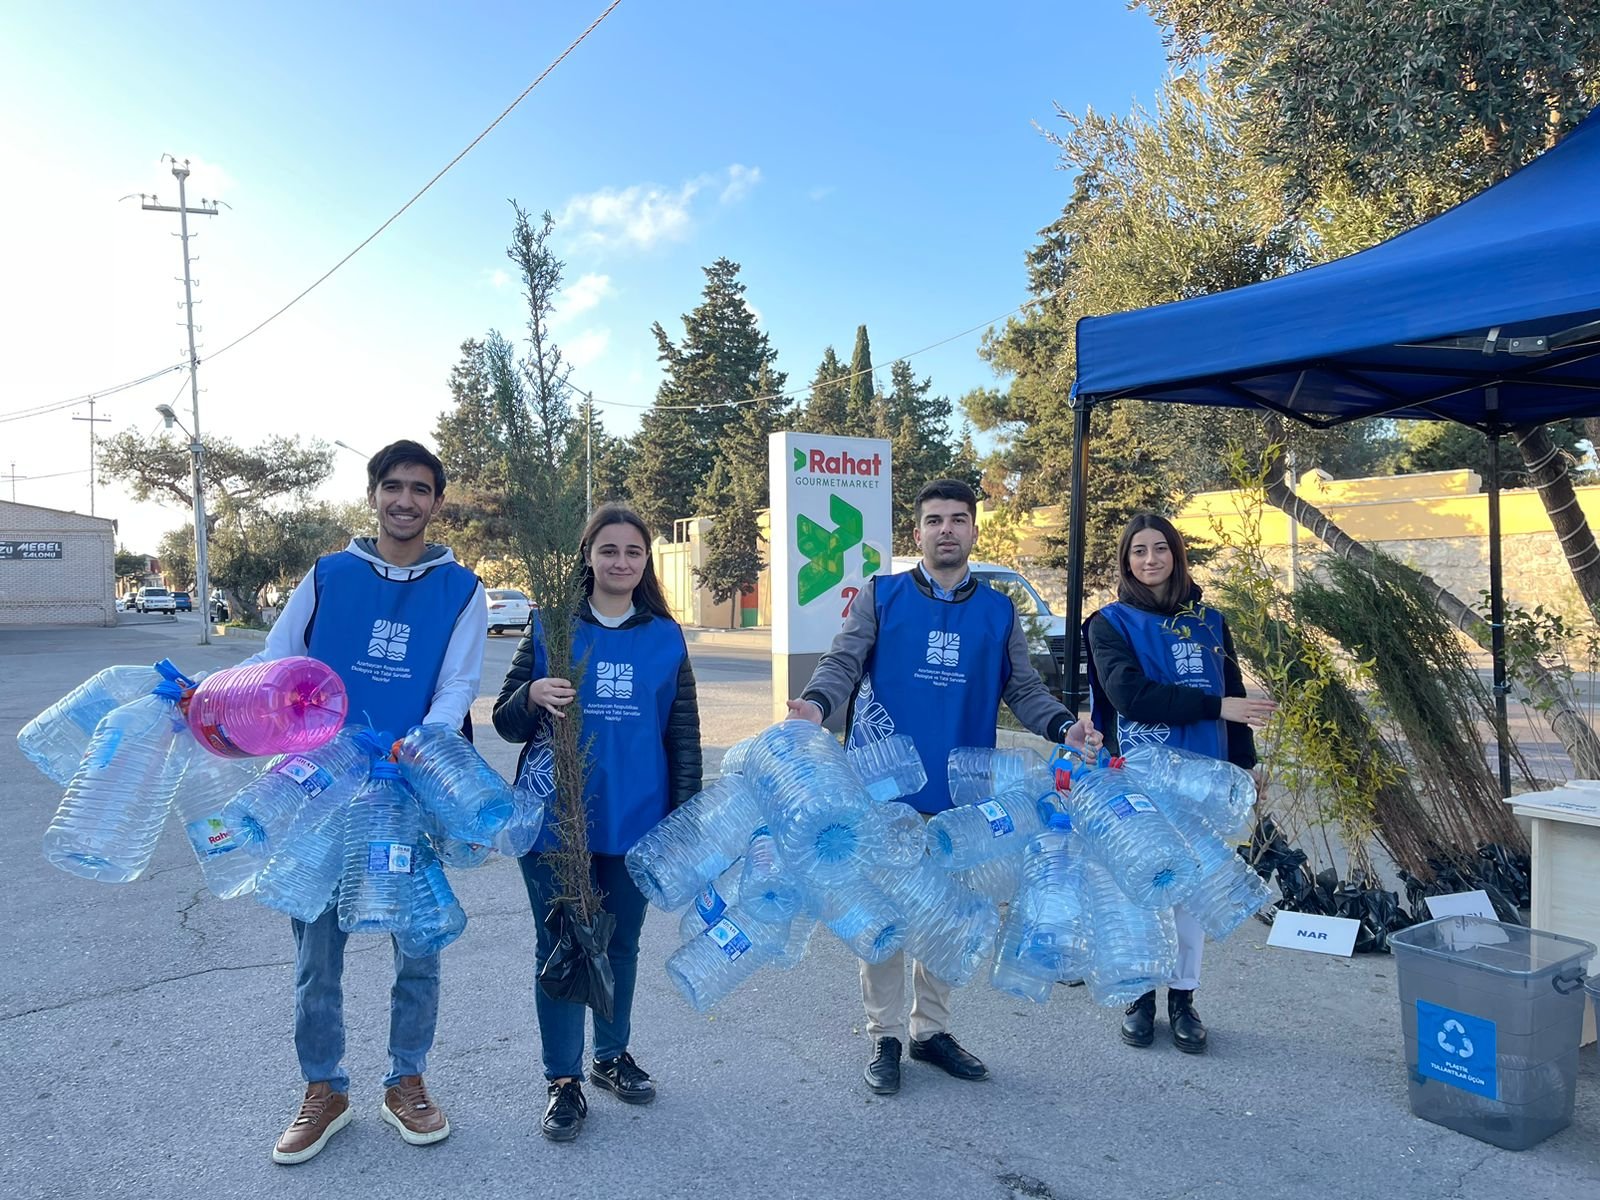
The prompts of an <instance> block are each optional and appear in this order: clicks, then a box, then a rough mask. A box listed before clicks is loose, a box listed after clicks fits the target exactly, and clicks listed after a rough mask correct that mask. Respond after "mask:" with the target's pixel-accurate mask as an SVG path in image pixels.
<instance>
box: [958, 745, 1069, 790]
mask: <svg viewBox="0 0 1600 1200" xmlns="http://www.w3.org/2000/svg"><path fill="white" fill-rule="evenodd" d="M945 770H946V774H947V776H948V778H949V782H950V803H951V804H977V803H978V802H979V801H982V800H987V799H989V798H990V797H991V796H998V795H1000V794H1001V793H1002V792H1009V791H1011V790H1012V789H1014V788H1018V787H1021V788H1023V789H1024V790H1026V791H1031V792H1033V793H1034V794H1035V795H1038V794H1039V793H1040V792H1043V791H1047V790H1049V789H1051V788H1054V787H1055V783H1054V781H1053V780H1052V779H1051V777H1050V771H1049V768H1048V767H1047V766H1046V764H1045V761H1044V759H1043V758H1041V757H1040V756H1039V755H1038V754H1037V753H1035V752H1034V751H1032V750H1029V749H1027V748H1026V747H1017V748H1013V749H997V748H996V747H994V746H957V747H956V748H955V749H954V750H952V751H950V757H949V758H948V759H947V760H946V763H945Z"/></svg>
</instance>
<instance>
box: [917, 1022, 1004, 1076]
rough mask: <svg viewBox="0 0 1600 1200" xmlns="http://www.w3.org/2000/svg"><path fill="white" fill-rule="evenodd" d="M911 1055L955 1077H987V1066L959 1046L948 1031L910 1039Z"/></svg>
mask: <svg viewBox="0 0 1600 1200" xmlns="http://www.w3.org/2000/svg"><path fill="white" fill-rule="evenodd" d="M911 1057H912V1058H914V1059H916V1060H917V1061H918V1062H925V1063H932V1064H933V1065H934V1066H936V1067H938V1068H939V1069H940V1070H941V1071H943V1072H944V1073H945V1074H946V1075H954V1076H955V1077H956V1078H957V1079H971V1080H977V1079H987V1078H989V1068H988V1067H986V1066H984V1065H983V1062H982V1061H981V1060H980V1059H979V1058H978V1056H977V1055H975V1054H969V1053H968V1052H967V1051H965V1050H963V1049H962V1048H961V1043H960V1042H958V1041H956V1040H955V1038H953V1037H951V1036H950V1035H949V1034H948V1033H936V1034H934V1035H933V1036H932V1037H930V1038H923V1039H922V1040H921V1041H918V1040H917V1039H916V1038H912V1039H911Z"/></svg>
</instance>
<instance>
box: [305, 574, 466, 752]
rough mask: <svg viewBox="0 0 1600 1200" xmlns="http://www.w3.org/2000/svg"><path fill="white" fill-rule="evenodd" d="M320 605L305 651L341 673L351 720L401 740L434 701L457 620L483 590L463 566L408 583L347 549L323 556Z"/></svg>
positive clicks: (317, 578) (318, 581)
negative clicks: (434, 692) (387, 577)
mask: <svg viewBox="0 0 1600 1200" xmlns="http://www.w3.org/2000/svg"><path fill="white" fill-rule="evenodd" d="M314 581H315V586H316V596H317V607H316V612H315V614H314V615H313V617H312V620H311V632H310V636H309V637H308V638H307V650H306V652H307V653H308V654H310V655H311V657H312V658H315V659H318V660H319V661H321V662H325V663H327V664H328V666H330V667H332V668H333V669H334V670H335V671H337V672H338V673H339V678H340V679H342V680H343V681H344V687H345V691H346V692H347V693H348V694H349V696H350V710H349V713H348V715H347V716H346V718H345V720H346V723H347V724H351V725H370V726H371V727H372V728H374V729H377V730H381V731H383V732H385V733H392V734H394V735H395V736H396V737H399V736H400V735H401V734H403V733H405V731H406V730H408V729H410V728H411V727H412V726H413V725H416V724H418V723H419V722H420V721H421V720H422V718H423V717H424V716H425V715H426V714H427V711H428V706H429V705H430V704H432V703H433V691H434V688H435V687H436V686H437V685H438V682H439V668H440V666H441V665H442V664H443V662H444V652H445V648H446V647H447V646H449V644H450V636H451V634H453V633H454V632H455V627H456V619H457V618H458V617H459V616H460V615H461V613H462V610H464V609H465V608H466V606H467V605H468V604H469V603H470V602H471V600H472V597H473V596H474V595H475V594H476V592H477V590H478V577H477V576H476V575H474V574H473V573H472V572H471V571H469V570H467V569H466V568H465V567H463V566H462V565H461V564H460V563H455V562H446V563H440V564H439V565H438V566H436V567H431V568H429V569H427V570H426V571H424V572H423V573H422V574H421V575H418V576H414V577H413V578H411V579H409V580H405V581H402V580H398V579H385V578H384V577H383V576H382V575H380V574H379V573H378V570H377V568H375V567H374V566H373V565H372V564H371V563H369V562H367V561H366V560H365V559H364V558H361V557H360V556H358V555H355V554H351V553H350V552H349V551H348V550H341V551H339V552H338V553H337V554H327V555H324V556H323V557H322V558H319V559H318V560H317V565H316V568H315V572H314Z"/></svg>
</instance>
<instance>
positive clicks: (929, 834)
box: [627, 721, 1268, 1011]
mask: <svg viewBox="0 0 1600 1200" xmlns="http://www.w3.org/2000/svg"><path fill="white" fill-rule="evenodd" d="M1141 765H1142V770H1143V774H1140V773H1138V772H1136V771H1135V770H1134V769H1132V768H1131V766H1130V764H1127V763H1125V762H1124V761H1123V760H1120V759H1119V760H1116V762H1115V765H1112V763H1111V761H1110V760H1109V759H1102V761H1101V762H1099V763H1095V764H1089V763H1086V762H1084V761H1083V760H1082V759H1081V758H1079V757H1078V756H1076V755H1074V754H1072V752H1071V751H1068V750H1067V749H1066V748H1065V747H1058V748H1057V751H1056V756H1055V759H1054V760H1053V761H1052V762H1050V763H1046V761H1045V760H1044V759H1043V758H1042V757H1040V756H1039V755H1038V754H1036V753H1034V752H1033V751H1031V750H1003V749H1001V750H997V749H986V748H961V749H957V750H955V751H953V752H952V753H951V755H950V759H949V762H948V764H947V769H948V782H949V787H950V793H951V798H952V801H954V807H952V808H950V809H948V810H946V811H944V812H941V813H939V814H937V815H936V816H934V817H932V818H931V819H927V820H926V821H925V820H924V818H923V817H922V816H921V815H920V814H919V813H917V812H916V811H915V810H914V809H912V808H911V807H910V806H909V805H906V804H904V803H900V802H899V801H898V799H897V798H898V797H900V796H906V795H911V794H913V793H915V792H918V791H920V790H921V789H922V787H923V786H924V784H925V783H926V772H925V770H924V768H923V765H922V763H921V760H920V758H919V757H918V755H917V752H916V749H915V747H914V745H913V744H912V742H911V739H910V738H909V737H906V736H904V735H897V736H894V737H890V738H887V739H885V740H883V741H880V742H876V743H873V744H871V745H867V746H863V747H857V748H853V749H851V750H850V751H849V752H848V753H846V752H845V751H844V750H843V749H842V748H841V747H840V745H839V743H838V742H837V741H836V740H835V739H834V738H833V736H832V735H830V734H828V733H827V732H826V731H824V730H821V729H819V728H817V727H816V726H814V725H811V724H809V723H808V722H803V721H785V722H781V723H780V724H777V725H774V726H772V727H770V728H768V729H767V730H765V731H763V732H762V733H761V734H759V735H757V736H756V737H754V738H751V739H748V740H746V741H745V742H741V743H739V744H737V745H735V746H733V747H731V748H730V749H729V751H728V753H727V754H726V755H725V756H724V758H723V764H722V772H723V774H722V778H721V779H719V780H718V781H716V782H715V783H713V784H712V785H711V786H709V787H708V788H706V789H705V791H703V792H702V793H700V794H699V795H698V796H696V797H695V798H694V799H693V800H691V801H690V802H689V803H688V804H686V805H684V806H683V807H682V808H680V809H678V810H677V811H675V812H673V813H671V814H670V815H669V816H668V817H667V818H666V819H665V820H663V821H662V822H661V823H660V824H659V825H657V826H656V827H655V828H654V829H653V830H651V831H650V833H648V834H646V835H645V837H644V838H643V839H641V840H640V842H639V843H638V844H637V845H636V846H635V847H634V848H633V849H632V850H631V851H630V852H629V853H628V856H627V864H628V870H629V873H630V874H631V875H632V877H633V879H634V881H635V882H636V883H637V884H638V886H639V888H640V890H641V891H642V892H643V893H644V894H645V896H646V897H647V899H649V901H650V902H651V903H652V904H654V905H656V906H657V907H658V908H662V909H665V910H667V911H678V910H682V915H681V917H680V918H679V932H680V934H681V935H682V938H683V945H682V946H680V948H679V949H678V950H677V951H675V952H674V953H673V954H672V955H671V956H670V957H669V959H668V961H667V974H668V976H669V977H670V978H671V979H672V981H673V982H674V984H675V985H676V986H677V987H678V988H679V990H680V991H681V992H682V993H683V995H684V996H685V998H686V999H688V1001H689V1002H690V1004H691V1005H693V1006H694V1007H695V1008H696V1009H698V1010H701V1011H704V1010H705V1009H708V1008H710V1007H711V1006H712V1005H714V1004H716V1003H717V1002H718V1001H719V1000H721V999H722V998H723V997H725V996H727V995H728V994H729V993H731V992H732V991H733V990H734V989H735V988H737V987H738V986H739V985H740V984H742V983H743V982H744V981H745V980H747V979H749V978H750V977H751V976H752V975H754V974H755V972H756V971H757V970H759V969H760V968H761V967H763V966H768V965H770V966H775V967H780V968H783V967H792V966H794V965H795V964H796V963H798V962H799V961H800V960H801V959H802V958H803V957H804V955H805V952H806V948H807V946H808V945H809V942H810V939H811V937H812V936H813V934H814V932H815V930H816V928H817V927H818V926H819V925H820V926H822V927H824V928H826V929H827V930H828V931H829V932H831V933H833V934H834V936H836V937H838V938H839V939H840V940H841V941H842V942H844V943H845V945H846V946H848V947H849V948H850V950H851V951H852V952H853V953H855V954H856V955H857V956H858V957H860V958H861V959H863V960H864V961H866V962H874V963H875V962H882V961H884V960H885V959H887V958H890V957H892V956H893V955H894V954H896V953H897V952H899V951H901V950H904V951H906V952H908V953H910V954H911V955H912V956H913V957H914V958H916V959H917V960H919V961H920V962H922V963H923V964H924V965H925V966H926V968H927V969H928V970H930V971H932V972H933V973H934V974H935V975H937V976H938V977H939V978H941V979H943V980H945V981H947V982H948V983H950V984H952V985H954V986H963V985H965V984H967V983H969V982H971V980H972V979H973V978H975V977H976V976H977V974H978V973H979V972H980V971H981V970H983V969H984V968H985V967H988V969H989V978H990V982H991V984H992V985H993V986H995V987H997V988H1000V989H1001V990H1003V991H1007V992H1010V993H1013V994H1016V995H1020V996H1025V997H1027V998H1029V999H1033V1000H1035V1001H1038V1002H1040V1003H1043V1002H1045V1001H1046V1000H1047V999H1048V998H1049V995H1050V991H1051V989H1052V987H1053V985H1054V984H1055V983H1056V982H1057V981H1058V980H1071V979H1078V978H1085V979H1087V980H1088V982H1089V983H1090V984H1091V988H1092V991H1093V993H1094V995H1095V998H1096V999H1097V1000H1098V1001H1100V1002H1101V1003H1104V1004H1114V1003H1127V1002H1128V1000H1131V999H1133V998H1134V997H1136V996H1137V995H1139V994H1140V993H1142V992H1143V991H1147V990H1149V987H1150V986H1155V984H1154V983H1150V984H1149V986H1138V990H1137V991H1133V992H1131V994H1130V989H1132V988H1134V987H1135V986H1136V985H1142V984H1145V983H1148V981H1149V980H1151V979H1156V980H1157V982H1160V981H1163V980H1164V979H1165V977H1166V976H1167V975H1169V974H1170V973H1171V971H1172V968H1173V964H1174V960H1175V956H1176V948H1177V944H1176V934H1175V931H1174V923H1173V917H1172V911H1171V910H1172V907H1173V906H1174V905H1176V904H1179V903H1182V904H1185V905H1187V906H1188V907H1189V909H1190V911H1192V912H1193V913H1194V914H1195V916H1196V917H1197V918H1198V919H1199V920H1200V921H1201V923H1202V924H1204V925H1205V927H1206V929H1207V931H1208V932H1209V933H1211V934H1212V936H1214V937H1223V936H1226V935H1227V933H1229V932H1231V931H1232V929H1233V928H1235V927H1236V926H1237V925H1238V924H1239V923H1240V922H1242V921H1243V920H1244V919H1245V918H1247V917H1248V916H1249V915H1250V914H1251V913H1254V912H1255V911H1256V910H1257V909H1259V908H1260V907H1261V906H1262V905H1263V904H1265V903H1266V902H1267V899H1268V893H1267V889H1266V886H1265V885H1264V884H1263V883H1262V882H1261V881H1260V879H1259V877H1257V876H1256V875H1255V873H1254V872H1253V871H1251V870H1250V869H1249V867H1248V866H1247V865H1246V864H1245V863H1244V862H1243V860H1242V859H1240V858H1239V857H1238V856H1237V855H1236V854H1234V853H1233V851H1232V850H1231V849H1230V848H1229V847H1228V846H1227V844H1226V843H1225V842H1224V840H1223V839H1222V837H1220V836H1219V835H1218V833H1217V832H1216V830H1218V829H1225V830H1228V831H1230V832H1231V831H1232V830H1233V829H1235V828H1237V827H1238V826H1239V824H1241V823H1242V821H1243V819H1244V817H1245V816H1246V815H1247V814H1248V811H1249V808H1250V806H1251V805H1252V804H1253V803H1254V799H1255V793H1254V789H1253V786H1252V785H1251V784H1250V779H1249V776H1248V775H1247V774H1246V773H1244V772H1242V771H1238V770H1237V768H1234V767H1231V766H1229V765H1228V764H1226V763H1221V764H1218V763H1215V762H1214V761H1213V760H1210V759H1205V758H1202V757H1200V756H1197V755H1191V754H1185V753H1184V752H1182V751H1163V752H1162V754H1161V755H1160V756H1154V755H1147V756H1145V758H1144V759H1143V760H1142V764H1141ZM1241 779H1242V783H1241ZM1058 784H1059V785H1060V786H1061V787H1063V788H1064V789H1065V790H1064V791H1058V790H1057V788H1058ZM1152 794H1155V795H1158V796H1159V797H1160V798H1161V804H1160V805H1159V806H1158V805H1157V803H1156V801H1155V800H1154V799H1153V798H1152ZM1167 812H1170V813H1171V814H1173V815H1172V817H1171V818H1170V819H1169V817H1168V816H1167V815H1165V814H1166V813H1167ZM1001 909H1004V910H1005V920H1004V925H1003V926H1002V923H1001ZM991 956H992V957H991ZM1124 996H1126V999H1119V998H1120V997H1124Z"/></svg>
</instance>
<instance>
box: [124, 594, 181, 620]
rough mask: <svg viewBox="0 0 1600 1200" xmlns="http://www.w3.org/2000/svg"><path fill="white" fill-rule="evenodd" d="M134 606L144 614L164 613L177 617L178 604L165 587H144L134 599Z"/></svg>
mask: <svg viewBox="0 0 1600 1200" xmlns="http://www.w3.org/2000/svg"><path fill="white" fill-rule="evenodd" d="M134 606H135V607H136V608H138V610H139V611H140V612H142V613H153V612H164V613H173V614H174V615H176V613H177V611H178V602H177V601H176V600H175V599H173V596H172V593H171V592H169V591H167V589H166V588H164V587H142V588H140V589H139V594H138V596H137V597H135V599H134Z"/></svg>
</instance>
